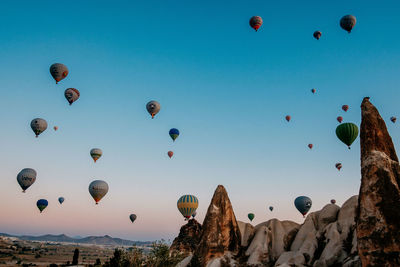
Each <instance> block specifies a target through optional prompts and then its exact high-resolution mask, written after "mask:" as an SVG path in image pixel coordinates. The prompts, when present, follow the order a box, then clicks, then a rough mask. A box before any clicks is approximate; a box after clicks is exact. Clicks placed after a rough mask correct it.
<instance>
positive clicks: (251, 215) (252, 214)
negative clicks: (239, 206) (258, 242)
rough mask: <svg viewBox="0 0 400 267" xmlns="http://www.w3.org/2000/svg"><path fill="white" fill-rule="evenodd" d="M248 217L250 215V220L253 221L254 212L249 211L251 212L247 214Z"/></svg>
mask: <svg viewBox="0 0 400 267" xmlns="http://www.w3.org/2000/svg"><path fill="white" fill-rule="evenodd" d="M247 217H249V220H250V221H253V219H254V213H249V214H247Z"/></svg>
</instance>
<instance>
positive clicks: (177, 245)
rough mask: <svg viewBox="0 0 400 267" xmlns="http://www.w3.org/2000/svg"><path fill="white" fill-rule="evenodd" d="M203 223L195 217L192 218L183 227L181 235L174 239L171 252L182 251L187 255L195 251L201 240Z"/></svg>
mask: <svg viewBox="0 0 400 267" xmlns="http://www.w3.org/2000/svg"><path fill="white" fill-rule="evenodd" d="M200 232H201V224H200V223H198V222H197V221H196V220H195V219H190V220H189V221H188V223H187V224H185V225H183V226H182V227H181V230H180V231H179V235H178V236H177V237H176V238H175V239H174V241H173V242H172V245H171V247H170V249H169V250H170V252H171V253H181V254H183V255H185V256H187V255H189V254H190V253H193V252H194V250H195V248H196V247H197V244H198V243H199V241H200V239H199V238H200Z"/></svg>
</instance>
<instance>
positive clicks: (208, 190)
mask: <svg viewBox="0 0 400 267" xmlns="http://www.w3.org/2000/svg"><path fill="white" fill-rule="evenodd" d="M217 2H218V3H216V1H200V2H190V1H173V2H171V1H169V2H168V3H167V2H165V1H118V2H110V1H68V2H65V3H64V2H59V3H58V2H57V3H56V2H54V1H34V2H33V1H7V2H2V5H1V8H0V32H1V34H0V43H1V49H0V58H1V62H0V80H1V87H0V88H1V89H0V90H1V96H2V103H1V105H0V113H1V114H2V129H3V130H2V131H0V147H1V149H0V162H1V164H0V166H1V168H0V177H1V181H2V183H1V187H0V210H1V213H2V215H1V220H0V231H1V232H9V233H16V234H43V233H66V234H69V235H78V234H79V235H103V234H110V235H112V236H118V237H123V238H130V239H137V240H149V239H151V240H153V239H160V238H164V239H169V238H173V237H174V236H175V235H176V234H177V233H178V231H179V228H180V226H181V225H182V224H183V223H184V222H183V219H182V217H181V215H180V214H179V212H178V210H177V208H176V201H177V199H178V198H179V197H180V196H181V195H183V194H187V193H188V194H194V195H196V196H197V197H198V198H199V201H200V206H199V209H198V214H199V215H198V218H199V220H200V221H202V220H203V218H204V215H205V212H206V210H207V207H208V204H209V202H210V200H211V197H212V194H213V192H214V190H215V188H216V186H217V185H218V184H223V185H224V186H225V187H226V188H227V190H228V193H229V196H230V198H231V201H232V204H233V207H234V210H235V214H236V217H237V219H239V220H243V221H247V213H248V212H254V213H255V215H256V218H255V220H254V223H255V224H256V223H260V222H263V221H265V220H267V219H270V218H271V217H272V216H274V217H277V218H279V219H290V220H295V221H297V222H301V221H302V220H303V219H302V216H301V215H300V214H299V213H298V212H297V211H296V209H295V208H294V205H293V200H294V198H295V197H296V196H298V195H307V196H309V197H311V198H312V200H313V207H312V210H318V209H320V208H322V207H323V205H325V204H326V203H328V202H329V200H330V199H331V198H335V199H336V200H337V202H338V204H339V205H341V204H342V203H343V202H344V201H345V200H346V199H348V198H349V197H350V196H352V195H355V194H357V193H358V188H359V183H360V161H359V158H360V152H359V140H357V141H356V142H355V143H354V144H353V149H352V150H350V151H349V150H348V149H347V148H346V146H345V145H343V144H342V143H340V141H338V140H337V138H336V136H335V128H336V126H337V122H336V117H337V116H339V115H341V116H343V117H344V120H345V121H351V122H355V123H356V124H359V123H360V120H361V118H360V109H359V106H360V103H361V100H362V98H363V97H364V96H370V97H371V101H372V103H374V104H375V105H376V106H377V107H378V109H379V111H380V112H381V115H382V116H383V117H384V119H385V120H386V121H387V122H388V129H389V132H390V134H391V135H392V137H393V139H394V141H395V143H397V140H399V139H400V134H399V130H398V125H396V124H392V123H391V122H390V121H389V118H390V116H393V115H394V116H396V115H398V116H399V117H400V114H399V106H398V99H399V97H400V93H399V91H398V85H399V82H400V76H399V70H400V53H399V47H400V37H399V36H398V34H397V33H398V31H399V30H398V26H399V25H400V17H399V15H398V10H399V8H400V4H399V3H398V1H383V2H376V1H333V2H330V3H327V2H326V1H325V2H321V1H302V2H299V1H280V2H279V1H252V2H251V3H250V2H246V1H217ZM346 14H353V15H355V16H356V17H357V25H356V26H355V28H354V30H353V32H352V33H351V34H347V33H346V32H345V31H344V30H342V29H341V28H340V27H339V20H340V18H341V17H342V16H343V15H346ZM253 15H259V16H262V18H263V20H264V24H263V26H262V27H261V29H260V30H259V32H257V33H256V32H254V31H253V30H252V29H251V28H250V27H249V25H248V21H249V18H250V17H251V16H253ZM315 30H320V31H321V32H322V38H321V39H320V40H319V41H317V40H315V39H314V38H313V37H312V34H313V32H314V31H315ZM55 62H61V63H64V64H66V65H67V66H68V68H69V70H70V73H69V76H68V77H67V78H66V79H65V80H63V81H62V82H60V83H59V84H58V85H56V84H55V83H54V81H53V80H52V78H51V76H50V74H49V66H50V65H51V64H52V63H55ZM68 87H75V88H77V89H78V90H80V92H81V98H80V99H79V100H78V101H77V102H75V103H74V104H73V105H72V106H68V103H67V101H66V100H65V98H64V90H65V89H66V88H68ZM311 88H316V89H317V93H316V94H315V95H312V94H311V92H310V90H311ZM153 99H154V100H157V101H159V102H160V103H161V106H162V109H161V112H160V113H159V114H158V115H157V116H156V118H155V119H154V120H151V118H150V116H149V115H148V114H147V112H146V110H145V105H146V103H147V102H148V101H149V100H153ZM343 104H348V105H349V106H350V109H349V111H348V112H347V113H344V112H343V111H342V110H341V106H342V105H343ZM287 114H290V115H291V116H292V121H291V122H290V123H287V122H286V121H285V120H284V117H285V115H287ZM36 117H42V118H44V119H46V120H47V121H48V123H49V129H48V130H47V131H46V132H44V133H43V134H42V135H41V136H40V137H39V138H38V139H36V138H34V134H33V132H32V131H31V129H30V126H29V123H30V121H31V120H32V119H33V118H36ZM54 125H57V126H58V127H59V130H58V131H57V132H54V131H53V130H52V127H53V126H54ZM172 127H176V128H178V129H179V130H180V131H181V136H180V137H179V138H178V139H177V141H176V142H175V143H172V141H171V139H170V137H169V136H168V130H169V129H170V128H172ZM308 143H313V144H314V149H313V150H312V151H310V150H309V149H308V148H307V144H308ZM93 147H100V148H102V149H103V152H104V155H103V157H102V158H101V159H100V160H99V161H98V162H97V163H96V164H94V163H93V162H92V159H91V158H90V156H89V150H90V149H91V148H93ZM168 150H173V151H174V152H175V156H174V158H173V159H172V160H170V159H169V158H168V156H167V154H166V153H167V151H168ZM336 162H342V164H343V169H342V170H341V171H340V172H338V171H337V170H336V169H335V167H334V165H335V163H336ZM26 167H30V168H34V169H36V170H37V172H38V178H37V181H36V183H35V184H34V185H33V186H32V187H31V188H29V189H28V191H27V193H26V194H22V193H21V189H20V188H19V186H18V184H17V182H16V175H17V173H18V172H19V171H20V170H21V169H23V168H26ZM94 179H103V180H106V181H107V182H108V184H109V186H110V191H109V193H108V195H107V196H106V197H105V198H104V199H103V200H102V201H101V203H100V205H98V206H95V205H94V202H93V200H92V199H91V197H90V195H89V193H88V189H87V187H88V185H89V183H90V182H91V181H92V180H94ZM59 196H64V197H65V199H66V201H65V202H64V204H63V205H62V206H59V205H58V203H57V198H58V197H59ZM39 198H47V199H48V200H49V203H50V204H49V207H48V208H47V209H46V210H45V211H44V213H43V214H39V212H38V210H37V209H36V207H35V203H36V200H37V199H39ZM270 205H272V206H274V207H275V210H274V212H273V213H270V212H269V211H267V207H268V206H270ZM130 213H136V214H137V215H138V219H137V221H136V222H135V224H133V225H132V224H130V221H129V219H128V216H129V214H130Z"/></svg>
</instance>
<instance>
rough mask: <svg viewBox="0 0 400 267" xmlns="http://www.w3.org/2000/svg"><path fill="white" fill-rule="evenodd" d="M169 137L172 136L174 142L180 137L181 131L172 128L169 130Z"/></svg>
mask: <svg viewBox="0 0 400 267" xmlns="http://www.w3.org/2000/svg"><path fill="white" fill-rule="evenodd" d="M169 136H171V138H172V140H173V141H175V139H176V138H178V136H179V130H178V129H176V128H172V129H171V130H169Z"/></svg>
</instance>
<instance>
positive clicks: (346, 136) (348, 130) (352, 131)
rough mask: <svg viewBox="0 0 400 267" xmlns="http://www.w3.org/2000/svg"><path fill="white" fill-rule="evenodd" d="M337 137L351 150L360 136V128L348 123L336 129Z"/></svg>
mask: <svg viewBox="0 0 400 267" xmlns="http://www.w3.org/2000/svg"><path fill="white" fill-rule="evenodd" d="M336 135H337V137H338V138H339V139H340V141H342V142H343V143H345V144H346V145H347V146H348V147H349V149H350V146H351V144H352V143H353V142H354V140H356V139H357V136H358V127H357V125H355V124H354V123H351V122H346V123H343V124H340V125H339V126H338V127H337V128H336Z"/></svg>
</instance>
